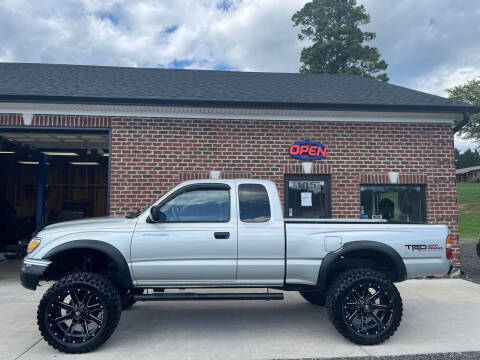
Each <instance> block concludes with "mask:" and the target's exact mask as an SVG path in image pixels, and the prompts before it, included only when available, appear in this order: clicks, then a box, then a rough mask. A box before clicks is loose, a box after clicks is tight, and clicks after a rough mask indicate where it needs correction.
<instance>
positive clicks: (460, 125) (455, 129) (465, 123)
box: [453, 112, 470, 134]
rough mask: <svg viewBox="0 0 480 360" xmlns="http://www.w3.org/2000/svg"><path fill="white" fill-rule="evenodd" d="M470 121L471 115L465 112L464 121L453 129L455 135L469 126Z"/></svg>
mask: <svg viewBox="0 0 480 360" xmlns="http://www.w3.org/2000/svg"><path fill="white" fill-rule="evenodd" d="M469 120H470V113H467V112H464V113H463V119H462V120H461V121H460V122H459V123H458V124H457V125H456V126H455V127H454V128H453V133H454V134H455V133H456V132H457V131H459V130H460V129H461V128H463V127H464V126H465V125H467V123H468V121H469Z"/></svg>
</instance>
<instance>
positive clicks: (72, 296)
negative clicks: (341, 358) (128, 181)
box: [21, 179, 452, 353]
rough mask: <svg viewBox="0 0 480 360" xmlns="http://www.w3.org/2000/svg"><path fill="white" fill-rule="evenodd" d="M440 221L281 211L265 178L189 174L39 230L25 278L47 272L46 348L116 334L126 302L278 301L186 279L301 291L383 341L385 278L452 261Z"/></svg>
mask: <svg viewBox="0 0 480 360" xmlns="http://www.w3.org/2000/svg"><path fill="white" fill-rule="evenodd" d="M450 245H451V238H450V236H449V232H448V228H447V226H444V225H425V224H391V223H386V222H384V221H383V222H382V221H376V222H373V221H371V220H360V219H351V220H350V219H284V218H283V216H282V206H281V202H280V197H279V195H278V192H277V189H276V187H275V184H274V183H273V182H271V181H267V180H250V179H247V180H198V181H188V182H184V183H181V184H180V185H178V186H176V187H175V188H173V189H172V190H170V191H169V192H168V193H166V194H165V195H164V196H163V197H162V198H160V199H159V200H158V201H156V202H155V203H154V204H153V205H151V206H149V207H148V208H147V209H145V210H144V211H143V212H139V213H138V214H135V215H132V216H129V217H127V218H122V217H107V218H98V219H87V220H77V221H68V222H63V223H57V224H53V225H49V226H47V227H45V228H44V229H43V230H41V231H40V232H38V233H37V234H36V235H35V236H34V237H33V238H32V240H31V242H30V243H29V246H28V255H27V256H26V258H25V259H24V262H23V266H22V269H21V281H22V284H23V286H25V287H26V288H29V289H33V290H34V289H35V288H36V287H37V285H38V283H39V281H40V280H55V281H56V282H55V283H54V284H53V285H52V286H51V287H50V288H49V289H48V290H47V291H46V292H45V294H44V295H43V298H42V300H41V302H40V305H39V308H38V325H39V328H40V332H41V334H42V336H43V337H44V339H45V340H46V341H47V342H48V343H49V344H50V345H51V346H53V347H54V348H56V349H58V350H60V351H63V352H68V353H82V352H88V351H90V350H93V349H95V348H97V347H98V346H100V345H101V344H103V343H104V342H105V341H106V340H107V339H108V338H109V337H110V335H111V334H112V333H113V331H114V329H115V327H116V326H117V324H118V321H119V320H120V314H121V311H122V309H126V308H128V307H130V306H132V305H133V304H134V303H135V301H162V300H163V301H165V300H168V301H172V300H281V299H283V293H282V292H279V291H277V292H273V293H272V292H268V291H267V292H266V293H259V292H258V291H257V292H253V293H245V292H244V293H241V292H238V291H235V292H230V293H228V292H223V293H218V292H210V293H205V292H200V293H194V292H182V291H180V292H178V291H176V292H172V291H169V290H170V289H186V288H191V289H195V288H222V289H224V291H225V289H231V288H267V289H275V290H283V291H300V293H301V295H302V296H303V297H304V298H305V299H306V300H307V301H309V302H311V303H312V304H315V305H326V308H327V313H328V316H329V318H330V320H331V321H332V323H333V325H334V326H335V327H336V328H337V329H338V331H339V332H340V333H341V334H342V335H343V336H345V337H346V338H348V339H350V340H351V341H353V342H355V343H358V344H364V345H365V344H366V345H371V344H378V343H380V342H383V341H385V340H386V339H388V338H389V337H390V336H391V335H392V334H393V333H394V332H395V331H396V329H397V327H398V326H399V324H400V321H401V318H402V309H403V308H402V299H401V297H400V294H399V292H398V290H397V288H396V287H395V286H394V284H393V283H395V282H400V281H404V280H406V279H408V278H415V277H419V276H429V275H444V274H447V273H449V271H451V269H452V266H451V263H450V260H449V258H450V257H451V255H452V254H451V252H452V250H451V248H450Z"/></svg>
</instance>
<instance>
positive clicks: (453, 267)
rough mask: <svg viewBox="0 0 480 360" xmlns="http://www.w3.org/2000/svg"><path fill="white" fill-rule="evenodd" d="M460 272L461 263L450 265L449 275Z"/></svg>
mask: <svg viewBox="0 0 480 360" xmlns="http://www.w3.org/2000/svg"><path fill="white" fill-rule="evenodd" d="M459 272H460V266H459V265H453V264H452V265H450V269H449V270H448V273H447V275H458V273H459Z"/></svg>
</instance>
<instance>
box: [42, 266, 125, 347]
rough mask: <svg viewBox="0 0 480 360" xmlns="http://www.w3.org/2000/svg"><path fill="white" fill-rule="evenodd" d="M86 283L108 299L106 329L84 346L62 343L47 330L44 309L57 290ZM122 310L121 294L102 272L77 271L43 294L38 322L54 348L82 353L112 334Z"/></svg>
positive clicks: (43, 335) (44, 336) (96, 345)
mask: <svg viewBox="0 0 480 360" xmlns="http://www.w3.org/2000/svg"><path fill="white" fill-rule="evenodd" d="M78 284H84V285H89V286H92V287H94V288H95V289H96V290H97V291H99V292H101V293H102V294H103V295H104V297H105V298H106V299H107V304H106V305H107V307H108V310H107V311H108V315H107V322H106V324H105V325H104V326H105V327H106V330H104V331H102V332H101V333H99V336H98V337H96V338H94V339H92V341H89V342H87V343H85V344H84V346H82V347H77V346H76V347H73V346H68V345H67V344H61V343H58V342H57V341H55V340H54V339H52V338H51V337H50V335H49V333H48V331H47V328H46V326H45V323H44V321H43V316H44V311H45V310H46V307H47V304H48V302H49V301H50V297H52V296H54V294H55V293H56V292H57V291H61V290H63V289H68V288H71V287H72V286H74V285H78ZM121 312H122V302H121V299H120V295H119V293H118V290H117V289H116V288H115V286H114V285H113V284H112V283H111V281H110V280H108V279H107V278H106V277H104V276H103V275H101V274H97V273H89V272H77V273H73V274H70V275H67V276H65V277H63V278H61V279H60V280H58V281H57V282H56V283H55V284H53V285H52V286H51V287H50V288H49V289H48V290H47V291H46V292H45V294H44V295H43V297H42V299H41V301H40V304H39V306H38V310H37V324H38V328H39V329H40V333H41V335H42V337H43V338H44V339H45V340H46V341H47V343H48V344H49V345H50V346H51V347H53V348H54V349H56V350H58V351H61V352H64V353H69V354H81V353H86V352H89V351H92V350H94V349H96V348H98V347H99V346H100V345H102V344H103V343H104V342H105V341H107V339H108V338H109V337H110V336H111V335H112V333H113V332H114V330H115V328H116V327H117V325H118V322H119V321H120V316H121Z"/></svg>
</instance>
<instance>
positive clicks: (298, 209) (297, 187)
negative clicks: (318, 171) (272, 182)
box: [285, 175, 330, 218]
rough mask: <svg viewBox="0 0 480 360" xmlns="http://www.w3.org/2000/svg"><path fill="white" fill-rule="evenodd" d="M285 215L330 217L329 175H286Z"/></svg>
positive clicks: (294, 216)
mask: <svg viewBox="0 0 480 360" xmlns="http://www.w3.org/2000/svg"><path fill="white" fill-rule="evenodd" d="M285 217H293V218H329V217H330V176H329V175H285Z"/></svg>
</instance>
